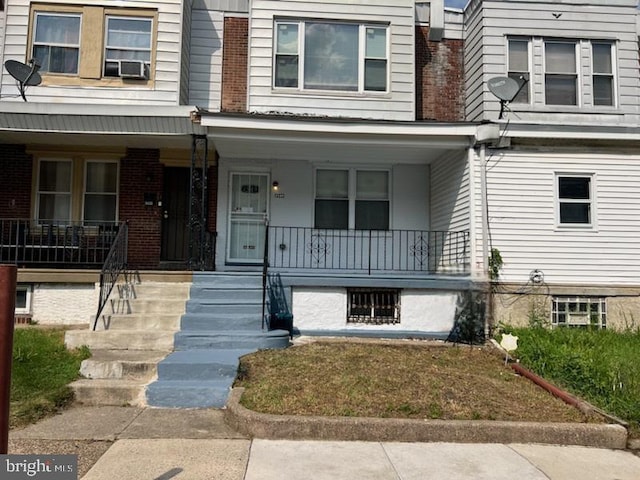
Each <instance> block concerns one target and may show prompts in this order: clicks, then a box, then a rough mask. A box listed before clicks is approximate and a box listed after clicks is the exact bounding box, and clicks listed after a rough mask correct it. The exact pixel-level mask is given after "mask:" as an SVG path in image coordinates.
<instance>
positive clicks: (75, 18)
mask: <svg viewBox="0 0 640 480" xmlns="http://www.w3.org/2000/svg"><path fill="white" fill-rule="evenodd" d="M81 19H82V16H81V15H80V14H72V13H49V12H46V13H45V12H36V14H35V26H34V28H33V52H32V53H33V58H35V59H36V60H37V61H38V63H39V64H40V71H41V72H43V73H63V74H72V75H74V74H77V73H78V65H79V58H80V23H81Z"/></svg>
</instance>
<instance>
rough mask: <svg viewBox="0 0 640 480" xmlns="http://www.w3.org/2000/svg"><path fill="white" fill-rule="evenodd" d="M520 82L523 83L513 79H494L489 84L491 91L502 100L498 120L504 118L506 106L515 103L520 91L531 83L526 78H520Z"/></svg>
mask: <svg viewBox="0 0 640 480" xmlns="http://www.w3.org/2000/svg"><path fill="white" fill-rule="evenodd" d="M520 80H521V81H522V83H519V82H518V81H517V80H514V79H513V78H511V77H494V78H491V79H490V80H489V81H488V82H487V86H488V87H489V91H490V92H491V93H493V94H494V95H495V96H496V97H497V98H498V100H500V115H499V116H498V118H500V119H501V118H502V116H503V114H504V108H505V106H506V104H507V103H510V102H513V99H514V98H516V97H517V96H518V94H519V93H520V90H522V89H523V87H524V86H525V85H526V84H527V82H528V81H529V80H527V79H526V78H525V77H524V76H520Z"/></svg>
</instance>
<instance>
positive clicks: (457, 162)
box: [430, 153, 471, 231]
mask: <svg viewBox="0 0 640 480" xmlns="http://www.w3.org/2000/svg"><path fill="white" fill-rule="evenodd" d="M469 192H470V190H469V169H468V166H467V157H466V154H465V153H462V154H461V153H456V154H453V155H449V156H448V157H446V158H443V159H441V160H438V161H436V162H433V163H432V164H431V205H430V206H431V230H437V231H449V230H451V231H463V230H469V228H470V221H471V218H470V214H469V202H470V193H469Z"/></svg>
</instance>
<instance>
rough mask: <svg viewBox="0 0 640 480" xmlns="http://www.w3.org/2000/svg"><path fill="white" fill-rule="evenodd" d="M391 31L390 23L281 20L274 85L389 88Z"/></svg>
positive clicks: (367, 89) (277, 25) (277, 28)
mask: <svg viewBox="0 0 640 480" xmlns="http://www.w3.org/2000/svg"><path fill="white" fill-rule="evenodd" d="M387 31H388V28H387V26H385V25H369V24H357V23H346V22H327V21H315V20H314V21H291V20H278V21H276V22H275V42H274V75H273V77H274V78H273V85H274V87H278V88H280V87H282V88H296V89H301V90H336V91H345V92H385V91H387V89H388V85H387V83H388V81H387V77H388V56H389V54H388V38H387V37H388V35H387Z"/></svg>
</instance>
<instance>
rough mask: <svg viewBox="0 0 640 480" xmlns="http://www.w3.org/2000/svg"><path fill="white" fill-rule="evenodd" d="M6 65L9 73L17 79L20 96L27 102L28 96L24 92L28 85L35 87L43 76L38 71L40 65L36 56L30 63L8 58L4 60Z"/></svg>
mask: <svg viewBox="0 0 640 480" xmlns="http://www.w3.org/2000/svg"><path fill="white" fill-rule="evenodd" d="M4 67H5V68H6V69H7V72H9V75H11V76H12V77H13V78H15V79H16V80H17V82H18V89H19V90H20V96H21V97H22V99H23V100H24V101H25V102H26V101H27V97H26V96H25V94H24V92H25V89H26V87H35V86H36V85H40V83H41V82H42V77H41V76H40V74H39V73H38V70H39V69H40V65H39V64H38V62H37V61H36V59H35V58H32V59H31V60H29V64H28V65H27V64H25V63H22V62H18V61H17V60H7V61H6V62H4Z"/></svg>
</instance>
